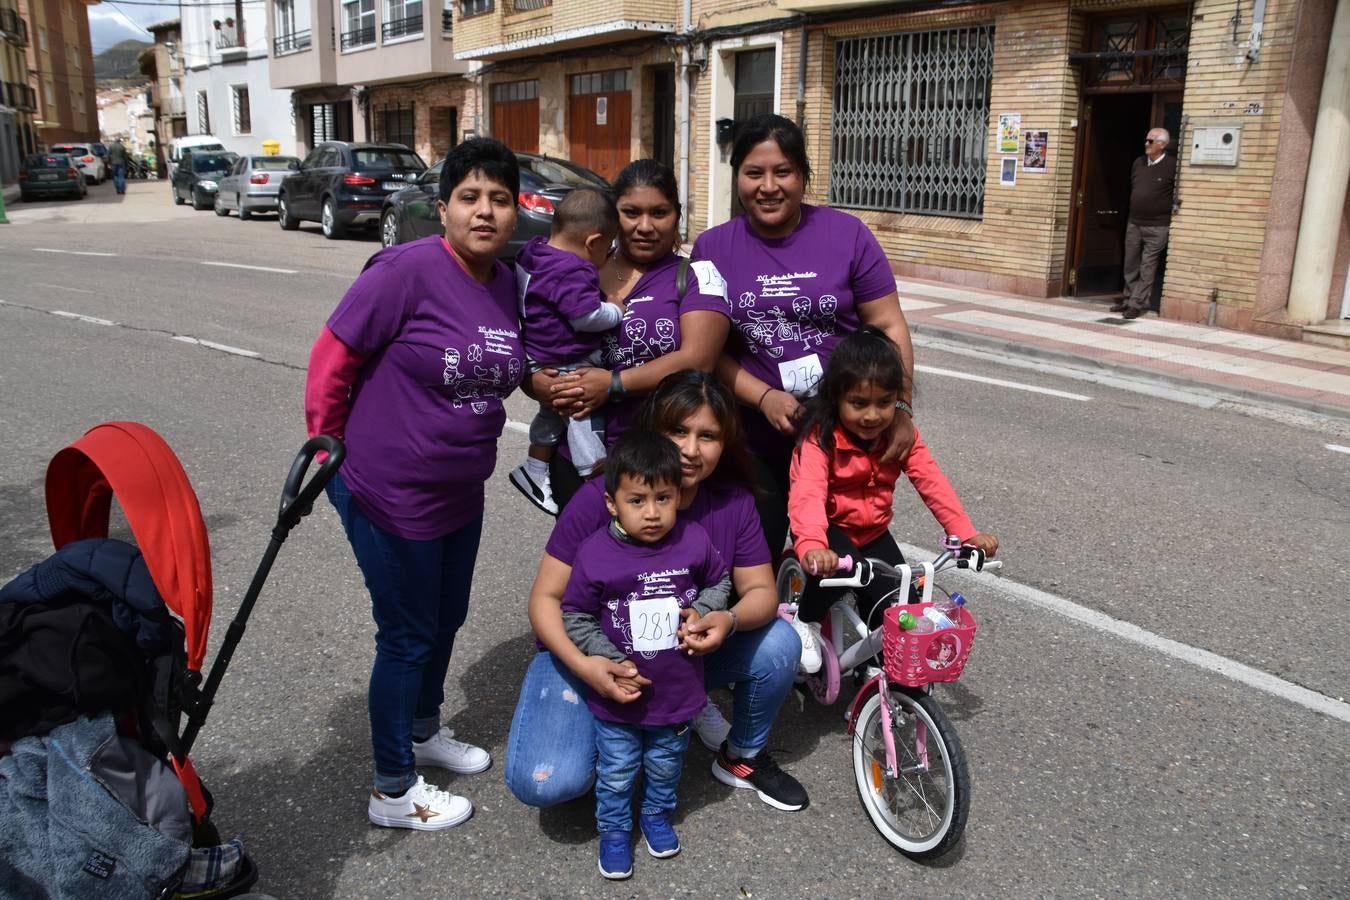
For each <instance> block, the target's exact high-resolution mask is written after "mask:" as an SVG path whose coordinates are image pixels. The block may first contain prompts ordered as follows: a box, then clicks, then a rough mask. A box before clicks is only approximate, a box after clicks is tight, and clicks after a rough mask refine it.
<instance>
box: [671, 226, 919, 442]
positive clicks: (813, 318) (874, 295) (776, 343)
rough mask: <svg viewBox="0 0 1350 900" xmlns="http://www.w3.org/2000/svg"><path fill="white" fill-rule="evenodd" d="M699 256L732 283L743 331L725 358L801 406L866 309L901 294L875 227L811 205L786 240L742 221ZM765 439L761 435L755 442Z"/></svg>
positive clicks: (705, 241) (721, 229) (710, 240)
mask: <svg viewBox="0 0 1350 900" xmlns="http://www.w3.org/2000/svg"><path fill="white" fill-rule="evenodd" d="M692 255H693V258H694V259H706V260H711V261H712V262H714V263H716V265H717V268H718V271H720V272H721V274H722V276H723V277H724V278H725V279H726V286H727V297H728V299H729V300H730V304H731V321H732V324H733V325H734V326H735V327H734V328H733V329H732V334H731V337H730V338H729V339H728V340H727V350H726V352H727V353H728V354H729V355H730V356H731V357H732V358H733V359H735V360H736V361H737V362H739V363H740V364H741V367H742V368H744V369H745V370H746V371H747V372H749V373H750V374H752V375H754V376H755V377H757V378H759V379H760V380H762V381H763V382H764V383H765V384H767V385H769V386H771V387H775V388H781V389H782V390H785V391H787V392H788V393H790V394H793V395H794V396H796V397H797V398H798V399H803V398H806V397H809V396H811V395H812V394H814V393H815V391H816V383H817V382H818V381H819V380H820V377H821V375H823V374H824V371H825V365H826V364H827V363H828V362H829V359H830V354H831V353H832V352H833V351H834V348H835V345H836V344H838V343H839V341H840V340H841V339H842V338H843V337H844V336H845V335H848V334H852V333H853V332H854V331H857V330H858V328H859V326H860V325H861V319H860V318H859V315H858V305H859V304H861V303H867V302H869V301H871V300H877V299H879V298H881V297H884V296H886V295H887V294H892V293H894V292H895V289H896V288H895V275H894V274H893V273H892V272H891V266H890V263H889V262H888V261H887V260H886V254H885V253H883V252H882V250H881V245H880V244H878V243H877V239H876V237H874V236H873V234H872V232H871V231H870V230H868V228H867V226H866V225H865V224H863V222H862V221H861V220H860V219H858V218H857V217H856V216H852V215H849V214H848V213H844V212H839V211H838V210H834V209H830V208H829V207H824V206H810V205H807V204H803V205H802V219H801V223H800V224H799V225H798V226H797V228H796V230H794V231H793V232H792V234H790V235H788V236H787V237H785V238H779V239H771V238H763V237H760V236H759V235H757V234H755V232H754V231H753V230H752V229H751V228H750V224H749V221H748V220H747V218H746V217H745V216H738V217H737V218H735V219H732V220H731V221H730V222H726V223H725V224H722V225H718V226H717V227H716V228H711V229H709V230H707V231H705V232H703V233H702V234H701V235H699V237H698V240H697V241H695V242H694V251H693V254H692ZM750 418H752V419H753V418H758V419H759V420H761V421H762V420H763V416H757V417H750ZM747 424H750V423H749V422H747ZM765 424H766V427H767V423H765ZM761 432H762V429H758V428H753V427H752V428H751V436H752V438H758V437H759V436H760V434H761ZM754 443H755V447H756V449H762V444H761V442H760V441H758V440H756V441H755V442H754Z"/></svg>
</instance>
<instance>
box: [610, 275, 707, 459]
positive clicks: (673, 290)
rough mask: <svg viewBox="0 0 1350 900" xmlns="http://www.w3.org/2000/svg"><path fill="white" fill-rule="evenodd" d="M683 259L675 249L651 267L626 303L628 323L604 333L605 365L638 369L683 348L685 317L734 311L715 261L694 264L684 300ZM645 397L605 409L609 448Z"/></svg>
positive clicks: (625, 429)
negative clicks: (680, 283)
mask: <svg viewBox="0 0 1350 900" xmlns="http://www.w3.org/2000/svg"><path fill="white" fill-rule="evenodd" d="M679 269H680V257H678V256H676V255H675V254H674V253H672V254H671V255H670V256H668V257H666V258H665V259H664V260H662V261H661V262H659V263H657V264H656V265H654V266H652V267H651V268H650V269H648V270H647V271H646V272H645V273H644V274H643V276H642V277H641V278H639V279H638V282H637V284H635V285H633V290H632V291H631V292H630V293H629V294H628V298H627V299H626V300H625V301H624V303H625V304H626V306H627V309H626V311H625V312H624V314H623V321H621V322H620V323H619V326H618V327H617V328H615V329H614V330H613V331H608V332H606V333H605V335H604V362H605V368H607V369H610V370H623V369H635V368H637V367H638V366H641V365H644V364H646V363H649V362H651V361H652V360H654V359H656V358H657V357H659V356H665V355H666V354H667V353H672V352H674V351H676V350H678V349H680V316H682V315H684V314H685V313H688V312H698V311H709V312H715V313H720V314H721V315H724V316H729V315H730V312H731V310H730V307H729V306H728V305H727V294H726V287H725V285H724V283H723V281H722V276H721V275H720V274H719V273H718V271H717V267H716V266H715V265H713V264H712V263H710V262H706V261H705V262H702V263H696V264H692V265H690V266H689V273H688V275H687V276H686V278H685V291H684V299H683V300H680V295H679V290H678V285H677V281H678V276H679ZM641 405H642V398H641V397H628V398H626V399H624V400H619V401H617V402H614V403H607V404H605V406H604V407H602V409H603V411H604V413H605V442H606V443H607V444H609V445H610V446H613V445H614V442H615V441H616V440H618V438H619V435H621V434H623V433H624V432H625V431H627V430H628V429H629V428H631V427H632V424H633V420H634V419H635V418H637V411H638V407H640V406H641Z"/></svg>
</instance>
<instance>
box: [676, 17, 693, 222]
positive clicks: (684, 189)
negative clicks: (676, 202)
mask: <svg viewBox="0 0 1350 900" xmlns="http://www.w3.org/2000/svg"><path fill="white" fill-rule="evenodd" d="M693 17H694V14H693V0H684V3H683V4H682V5H681V8H680V25H681V31H682V33H683V34H684V35H685V36H686V37H688V35H689V34H690V32H692V31H693ZM680 77H681V78H683V79H684V98H683V99H682V100H681V101H680V184H679V188H680V211H681V212H682V213H683V215H681V216H680V240H682V241H687V240H689V153H690V144H691V143H692V141H691V137H690V133H689V132H690V128H689V115H690V110H691V108H692V106H693V103H692V100H691V98H690V94H691V93H692V92H693V90H694V79H693V76H692V74H691V72H690V70H689V42H688V41H687V40H686V41H685V42H684V43H683V44H681V45H680Z"/></svg>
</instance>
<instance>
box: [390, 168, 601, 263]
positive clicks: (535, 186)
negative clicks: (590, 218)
mask: <svg viewBox="0 0 1350 900" xmlns="http://www.w3.org/2000/svg"><path fill="white" fill-rule="evenodd" d="M516 161H517V162H519V163H520V194H519V195H517V197H516V212H517V215H516V230H515V231H513V232H512V233H511V240H509V241H507V243H506V249H504V250H503V251H502V253H501V255H502V258H503V259H515V258H516V254H517V253H519V252H520V248H521V247H523V246H525V244H526V243H527V242H528V241H529V240H530V238H532V237H535V236H536V235H543V236H544V237H548V233H549V229H551V228H552V227H553V208H554V205H555V204H556V203H558V202H560V201H561V200H562V198H563V197H566V196H567V195H568V194H570V193H571V192H572V191H573V189H575V188H579V187H599V188H604V189H606V190H608V189H609V184H608V182H606V181H605V179H603V178H601V177H600V176H599V175H597V174H595V173H594V172H592V171H591V170H590V169H585V168H582V167H581V166H579V165H577V164H576V163H573V162H568V161H567V160H563V159H553V158H552V157H548V156H540V155H538V154H535V153H517V154H516ZM444 163H445V160H441V161H440V162H438V163H436V165H434V166H432V167H431V168H430V169H427V170H426V172H425V173H424V174H423V175H422V177H421V178H420V179H418V182H417V186H416V187H410V188H407V189H405V190H402V191H399V192H398V193H396V194H390V195H389V196H388V197H387V198H386V199H385V201H384V211H383V212H382V213H381V216H380V243H381V244H383V245H384V246H386V247H392V246H393V245H394V244H402V243H406V242H407V241H415V240H417V239H418V238H422V237H426V236H428V235H432V234H444V233H445V226H443V225H442V224H441V217H440V216H439V215H438V214H437V212H436V198H437V197H438V196H439V185H440V180H441V166H442V165H444Z"/></svg>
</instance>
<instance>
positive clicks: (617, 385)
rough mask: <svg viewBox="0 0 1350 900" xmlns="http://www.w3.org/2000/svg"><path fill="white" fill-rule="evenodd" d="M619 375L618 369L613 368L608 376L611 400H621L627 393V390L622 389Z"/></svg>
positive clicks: (620, 374) (621, 379)
mask: <svg viewBox="0 0 1350 900" xmlns="http://www.w3.org/2000/svg"><path fill="white" fill-rule="evenodd" d="M621 376H622V373H621V372H620V371H619V370H618V369H615V370H614V372H613V374H611V375H610V376H609V396H610V399H612V400H621V399H623V398H624V397H626V396H627V395H628V392H627V391H625V390H624V389H623V378H622V377H621Z"/></svg>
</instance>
